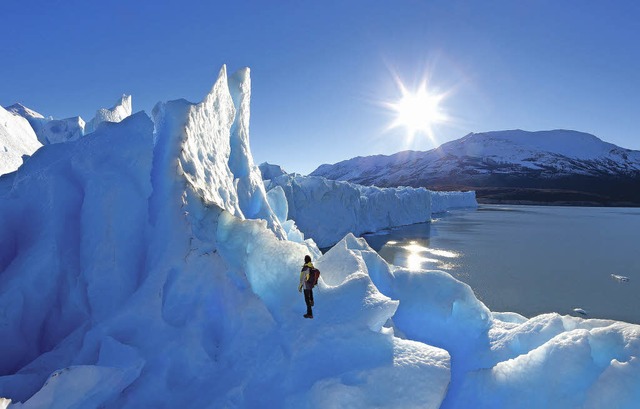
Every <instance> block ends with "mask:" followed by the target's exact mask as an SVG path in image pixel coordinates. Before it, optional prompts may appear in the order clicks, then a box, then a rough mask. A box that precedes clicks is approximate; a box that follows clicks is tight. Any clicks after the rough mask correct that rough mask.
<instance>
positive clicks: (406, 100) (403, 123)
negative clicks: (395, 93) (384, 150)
mask: <svg viewBox="0 0 640 409" xmlns="http://www.w3.org/2000/svg"><path fill="white" fill-rule="evenodd" d="M398 86H399V88H400V92H401V97H400V99H399V100H398V101H396V102H392V103H387V104H386V106H387V107H388V108H389V109H390V110H392V111H393V112H395V114H396V116H395V120H394V121H393V123H392V124H391V126H390V128H399V127H402V128H405V129H406V130H407V133H408V139H409V140H412V139H413V138H414V137H415V135H416V134H424V135H427V136H428V137H429V138H430V139H431V140H432V141H434V142H435V137H434V135H433V126H434V125H436V124H439V123H443V122H445V121H446V120H447V116H446V115H445V113H444V112H443V110H442V107H441V106H440V103H441V102H442V100H443V98H444V94H437V93H434V92H432V91H431V90H429V89H428V88H427V84H426V82H423V83H422V84H421V85H420V86H419V87H418V89H417V90H415V91H409V90H408V89H407V88H406V87H405V86H404V84H402V83H401V82H400V81H398Z"/></svg>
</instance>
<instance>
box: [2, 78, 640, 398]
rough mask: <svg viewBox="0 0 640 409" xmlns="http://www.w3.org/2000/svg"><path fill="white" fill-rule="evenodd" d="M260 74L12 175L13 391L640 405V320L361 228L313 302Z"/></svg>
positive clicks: (6, 394) (7, 352) (6, 347)
mask: <svg viewBox="0 0 640 409" xmlns="http://www.w3.org/2000/svg"><path fill="white" fill-rule="evenodd" d="M248 74H249V73H248V71H240V72H239V73H238V74H237V76H232V77H231V79H227V76H226V69H225V68H223V69H222V70H221V72H220V75H219V77H218V80H217V81H216V83H215V85H214V86H213V88H212V90H211V92H210V93H209V94H208V95H207V96H206V97H205V98H204V100H203V101H202V102H201V103H197V104H193V103H189V102H187V101H184V100H179V101H170V102H167V103H163V104H158V105H157V106H156V108H155V109H154V120H155V123H154V122H152V120H151V119H150V118H149V117H148V116H147V115H146V114H145V113H142V112H141V113H137V114H135V115H132V116H130V117H128V118H126V119H124V120H123V121H121V122H120V123H106V124H103V125H102V126H100V127H99V128H98V129H97V130H96V131H95V132H93V133H91V134H89V135H87V136H85V137H83V138H80V139H79V140H77V141H72V142H69V143H66V144H55V145H47V146H44V147H42V148H41V149H39V150H38V151H37V152H36V153H35V154H34V155H33V157H32V158H31V159H30V160H29V161H27V162H26V163H25V164H23V165H22V166H21V167H20V168H19V170H18V172H15V173H13V174H12V175H13V176H11V177H3V178H0V195H1V198H0V199H1V200H0V241H1V242H2V243H3V245H2V246H0V327H2V331H3V336H2V337H1V338H0V351H2V354H0V397H3V398H9V399H11V400H12V402H13V403H12V404H11V405H9V408H11V409H13V408H25V409H27V408H70V407H77V408H98V407H100V408H141V407H180V408H218V407H256V408H258V407H282V408H300V407H309V408H325V407H353V408H368V407H379V408H396V407H402V408H438V407H442V408H469V407H474V408H495V407H548V408H567V407H586V408H590V407H593V408H598V407H605V406H606V407H616V408H632V407H635V406H637V402H639V401H640V388H639V387H638V386H639V385H640V365H639V364H638V354H639V352H640V326H637V325H631V324H626V323H622V322H614V321H605V320H584V319H582V318H576V317H569V316H560V315H558V314H547V315H541V316H538V317H534V318H531V319H527V318H525V317H522V316H519V315H517V314H513V313H494V312H491V311H489V310H488V309H487V308H486V307H485V306H484V305H483V304H482V303H481V302H480V301H478V299H477V298H476V297H475V296H474V294H473V291H472V290H471V288H470V287H469V286H467V285H466V284H463V283H461V282H459V281H457V280H456V279H454V278H453V277H451V276H450V275H449V274H446V273H443V272H439V271H412V270H409V269H406V268H398V267H395V266H392V265H389V264H387V263H386V262H385V261H384V260H383V259H382V258H381V257H380V256H379V255H378V254H377V253H376V252H374V251H373V250H372V249H371V248H370V247H369V246H368V245H367V243H366V241H364V240H363V239H358V238H356V237H355V236H354V235H353V234H347V235H346V236H345V237H344V238H343V239H342V240H340V242H338V243H337V244H336V245H335V246H334V247H333V248H332V249H331V250H329V251H328V252H327V253H326V254H324V255H322V256H320V255H319V253H315V254H316V256H314V262H315V264H316V266H317V267H318V268H319V269H320V270H321V271H322V276H321V278H320V283H319V286H318V287H317V288H316V290H315V291H316V295H315V301H316V306H315V307H314V312H315V314H314V315H315V318H314V319H313V320H305V319H303V318H302V314H303V312H304V302H303V300H302V297H301V296H300V294H299V293H298V292H297V291H296V287H297V282H298V272H299V268H300V266H301V264H302V260H303V257H304V255H305V254H308V253H310V250H309V249H310V247H313V244H312V242H309V241H306V242H300V241H299V240H294V241H290V240H285V239H284V237H281V236H283V235H284V234H285V233H286V235H287V237H289V236H290V235H292V234H293V232H294V230H293V229H290V228H289V229H288V228H285V227H284V226H281V222H282V221H283V220H285V221H286V218H287V213H288V212H290V211H291V210H292V207H291V206H289V205H287V203H286V200H285V199H286V195H285V189H284V188H282V187H275V188H274V189H272V190H270V191H269V192H268V193H266V194H263V193H262V191H261V190H260V189H259V188H257V186H256V185H255V184H253V183H252V182H253V180H254V179H253V177H252V176H251V172H254V171H255V167H254V165H253V163H252V159H251V158H250V156H249V155H247V154H246V153H247V152H249V151H248V146H249V145H248V128H247V132H244V131H239V130H238V125H239V122H238V121H239V120H240V121H241V122H242V119H241V118H243V117H244V118H246V119H247V120H248V114H249V111H248V100H245V101H247V104H242V101H243V100H244V99H243V98H242V97H241V98H235V97H234V96H233V92H234V91H233V89H234V86H236V85H239V84H247V85H248ZM238 79H240V81H237V80H238ZM237 96H241V94H238V95H237ZM247 96H248V95H247ZM239 102H240V103H239ZM234 103H235V104H234ZM243 110H244V112H242V111H243ZM234 124H235V125H234ZM154 129H155V132H154ZM236 138H237V140H235V142H234V139H236ZM236 147H240V149H239V150H236ZM243 147H245V148H246V150H243ZM243 152H245V153H244V154H243ZM235 172H238V174H236V173H235ZM309 180H311V179H309ZM294 181H295V179H294ZM296 183H319V182H304V180H300V181H297V182H296ZM322 183H324V182H322ZM340 189H344V188H338V190H340ZM300 192H302V191H300ZM311 192H315V193H319V192H320V193H322V195H324V196H327V197H331V194H332V193H331V192H330V190H329V186H328V185H327V186H326V189H325V187H321V188H315V189H312V190H311ZM339 193H344V192H339ZM401 193H402V192H401V191H400V192H396V194H401ZM334 194H336V195H337V194H338V193H334ZM377 194H379V195H381V197H386V196H385V195H388V194H390V193H384V192H382V193H377ZM322 197H323V196H318V198H319V199H321V200H322ZM347 197H355V195H354V196H347ZM365 197H366V196H365ZM372 197H373V196H372ZM358 198H359V199H358V200H362V199H361V198H360V196H358ZM341 200H342V199H341ZM375 200H379V199H375V198H374V199H372V200H371V202H374V201H375ZM380 200H381V199H380ZM424 200H425V201H424V202H422V203H421V204H420V206H421V209H423V210H424V206H425V205H426V204H427V203H430V202H427V201H426V200H427V199H426V195H425V198H424ZM256 202H258V204H259V206H256V207H252V206H249V207H246V205H247V204H252V203H256ZM340 203H343V202H340ZM353 203H356V202H353ZM407 205H408V206H411V204H410V203H407ZM246 209H263V210H264V209H270V211H268V212H267V213H266V214H267V215H268V220H271V222H269V221H268V220H265V219H262V218H257V219H249V218H248V217H247V215H245V214H244V210H246ZM334 209H335V208H334ZM265 211H266V210H265ZM247 213H249V211H247ZM374 214H377V215H378V216H379V217H386V213H384V212H380V213H374ZM336 216H337V217H341V218H342V220H343V221H345V222H347V221H348V220H347V219H346V215H345V214H340V213H338V214H337V215H336ZM354 217H355V216H354ZM269 218H270V219H269ZM289 221H290V220H289ZM6 404H7V402H6V401H2V400H0V407H2V405H5V406H6Z"/></svg>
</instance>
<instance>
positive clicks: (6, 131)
mask: <svg viewBox="0 0 640 409" xmlns="http://www.w3.org/2000/svg"><path fill="white" fill-rule="evenodd" d="M40 146H42V144H41V143H40V142H38V138H37V137H36V134H35V133H34V132H33V129H31V126H30V125H29V122H27V120H26V119H24V118H22V117H21V116H18V115H14V114H13V113H11V112H9V111H7V110H6V109H4V108H3V107H1V106H0V175H4V174H5V173H10V172H13V171H15V170H16V169H18V168H19V167H20V165H21V164H22V162H23V156H24V155H26V156H31V155H32V154H33V153H34V152H35V151H36V150H37V149H38V148H39V147H40Z"/></svg>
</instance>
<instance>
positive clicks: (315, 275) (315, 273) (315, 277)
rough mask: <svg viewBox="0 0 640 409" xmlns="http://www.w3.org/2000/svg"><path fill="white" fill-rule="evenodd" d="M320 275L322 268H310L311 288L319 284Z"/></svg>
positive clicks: (309, 280) (309, 283) (309, 281)
mask: <svg viewBox="0 0 640 409" xmlns="http://www.w3.org/2000/svg"><path fill="white" fill-rule="evenodd" d="M318 277H320V270H318V269H317V268H310V269H309V278H308V279H307V284H308V285H310V286H311V288H313V287H315V286H316V285H317V284H318Z"/></svg>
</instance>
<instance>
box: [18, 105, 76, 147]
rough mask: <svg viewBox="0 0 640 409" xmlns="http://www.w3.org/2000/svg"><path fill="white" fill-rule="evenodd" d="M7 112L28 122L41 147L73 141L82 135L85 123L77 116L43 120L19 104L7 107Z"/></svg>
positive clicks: (37, 114)
mask: <svg viewBox="0 0 640 409" xmlns="http://www.w3.org/2000/svg"><path fill="white" fill-rule="evenodd" d="M7 110H8V111H10V112H13V113H14V114H16V115H19V116H21V117H23V118H24V119H26V120H27V121H29V124H30V125H31V128H33V131H34V132H35V133H36V136H37V137H38V140H39V141H40V143H41V144H43V145H49V144H52V143H62V142H68V141H75V140H76V139H79V138H80V137H82V136H83V135H84V128H85V122H84V120H83V119H82V118H81V117H79V116H75V117H72V118H66V119H53V118H45V117H44V116H42V114H40V113H38V112H36V111H34V110H32V109H29V108H27V107H25V106H24V105H22V104H19V103H18V104H13V105H11V106H9V107H7Z"/></svg>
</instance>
